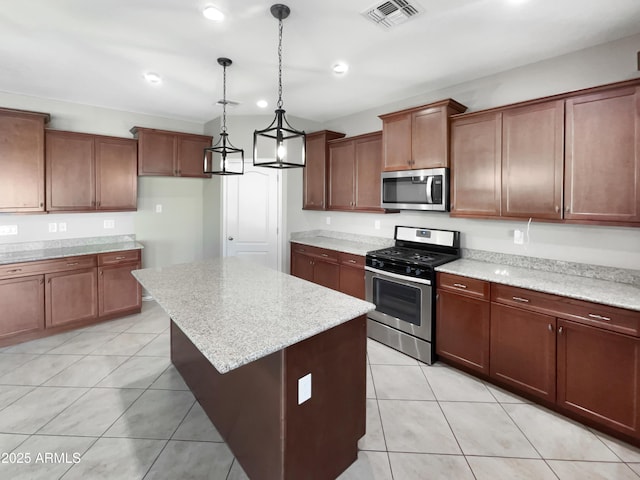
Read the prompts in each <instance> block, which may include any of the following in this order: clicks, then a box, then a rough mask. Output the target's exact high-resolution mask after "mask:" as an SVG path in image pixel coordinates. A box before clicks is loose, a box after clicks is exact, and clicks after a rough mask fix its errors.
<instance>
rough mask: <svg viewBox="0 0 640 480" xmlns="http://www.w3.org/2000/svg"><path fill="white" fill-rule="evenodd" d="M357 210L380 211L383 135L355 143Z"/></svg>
mask: <svg viewBox="0 0 640 480" xmlns="http://www.w3.org/2000/svg"><path fill="white" fill-rule="evenodd" d="M354 148H355V152H354V155H355V175H356V181H355V208H356V210H367V211H372V210H374V211H375V210H378V211H383V209H382V208H381V207H380V174H381V173H382V135H381V134H376V135H372V136H370V137H366V138H362V139H359V140H356V141H355V145H354Z"/></svg>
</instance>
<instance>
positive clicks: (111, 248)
mask: <svg viewBox="0 0 640 480" xmlns="http://www.w3.org/2000/svg"><path fill="white" fill-rule="evenodd" d="M143 249H144V245H142V244H141V243H139V242H137V241H132V242H121V243H108V244H96V245H83V246H75V247H61V248H50V249H46V250H24V251H17V252H11V253H1V254H0V265H10V264H13V263H27V262H40V261H44V260H55V259H58V258H69V257H79V256H83V255H99V254H101V253H112V252H122V251H126V250H143ZM45 252H46V253H45Z"/></svg>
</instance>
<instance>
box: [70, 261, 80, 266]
mask: <svg viewBox="0 0 640 480" xmlns="http://www.w3.org/2000/svg"><path fill="white" fill-rule="evenodd" d="M79 263H80V262H73V263H67V267H74V266H76V265H78V264H79Z"/></svg>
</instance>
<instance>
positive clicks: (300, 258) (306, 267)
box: [291, 252, 313, 282]
mask: <svg viewBox="0 0 640 480" xmlns="http://www.w3.org/2000/svg"><path fill="white" fill-rule="evenodd" d="M291 275H293V276H294V277H298V278H302V279H304V280H308V281H310V282H313V259H312V258H311V257H310V256H308V255H304V254H302V253H296V252H292V253H291Z"/></svg>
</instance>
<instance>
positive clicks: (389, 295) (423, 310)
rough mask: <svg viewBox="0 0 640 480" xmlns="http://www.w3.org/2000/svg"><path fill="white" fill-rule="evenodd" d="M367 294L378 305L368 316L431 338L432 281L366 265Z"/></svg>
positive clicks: (404, 330) (419, 336)
mask: <svg viewBox="0 0 640 480" xmlns="http://www.w3.org/2000/svg"><path fill="white" fill-rule="evenodd" d="M364 274H365V298H366V300H367V301H368V302H371V303H373V304H375V306H376V309H375V310H374V311H372V312H369V314H368V317H369V318H370V319H372V320H376V321H378V322H380V323H384V324H385V325H388V326H390V327H393V328H395V329H398V330H401V331H403V332H405V333H408V334H410V335H413V336H414V337H418V338H421V339H423V340H426V341H427V342H430V341H431V335H432V331H433V330H432V318H431V306H432V303H431V302H432V290H431V288H432V287H431V282H430V281H429V280H423V279H418V278H411V279H410V278H408V277H404V276H402V275H398V274H395V273H389V272H384V271H381V270H378V269H375V268H372V267H365V273H364Z"/></svg>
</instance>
